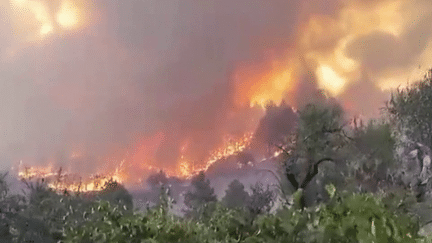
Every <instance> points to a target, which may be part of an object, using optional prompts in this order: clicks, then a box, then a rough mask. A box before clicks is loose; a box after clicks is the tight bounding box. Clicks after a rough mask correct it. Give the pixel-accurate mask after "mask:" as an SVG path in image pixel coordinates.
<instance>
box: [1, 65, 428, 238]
mask: <svg viewBox="0 0 432 243" xmlns="http://www.w3.org/2000/svg"><path fill="white" fill-rule="evenodd" d="M365 98H367V97H365ZM276 108H277V106H275V105H274V104H269V105H268V106H267V108H266V109H267V110H268V111H269V110H271V109H276ZM381 111H382V113H381V117H380V118H379V119H374V120H370V121H367V122H365V121H363V120H361V119H359V118H355V117H351V118H347V116H346V114H345V113H344V110H343V108H342V106H341V105H340V104H338V102H337V101H336V100H334V99H331V98H328V97H325V95H323V99H322V100H321V101H320V102H315V103H311V104H308V105H306V106H304V107H302V108H301V109H299V110H298V111H297V112H296V113H297V115H298V121H297V124H296V127H295V129H293V132H291V133H290V134H289V135H287V136H285V137H284V142H283V143H278V144H272V146H274V147H275V148H277V150H279V151H280V154H279V156H278V157H277V159H278V162H279V163H280V166H279V170H278V171H277V172H276V173H274V176H275V177H276V178H277V180H278V182H279V184H278V185H277V187H275V188H272V187H270V186H264V185H263V184H261V183H257V184H255V185H253V186H251V188H250V191H249V192H248V191H246V190H245V186H244V185H243V184H242V183H241V182H240V181H238V180H233V181H232V182H231V183H230V184H229V186H228V188H226V191H225V195H224V197H223V198H222V199H221V200H218V199H217V197H216V195H215V193H214V188H212V187H211V186H210V181H209V180H208V179H207V178H206V175H205V172H201V173H199V174H197V175H195V176H194V177H193V178H192V180H191V188H192V190H190V191H189V192H187V193H186V194H185V197H184V204H185V205H186V209H185V210H184V215H183V216H178V215H176V214H174V213H173V212H172V207H173V205H174V204H175V203H176V201H175V200H174V199H173V198H172V197H171V193H172V191H171V188H170V187H169V186H168V185H167V184H166V180H164V179H163V177H157V176H154V177H152V180H153V182H152V184H153V187H154V188H156V189H157V190H158V192H159V200H158V203H157V204H156V205H155V206H151V207H150V206H147V208H146V209H145V210H144V211H139V210H136V208H135V205H133V200H132V196H131V194H130V193H129V192H128V191H127V190H126V189H125V187H124V186H123V185H121V184H119V183H118V182H116V181H114V180H110V181H109V182H108V183H106V184H105V185H104V189H103V190H101V191H99V192H93V193H76V192H70V191H63V192H61V193H59V192H56V191H53V190H52V189H50V188H49V187H47V186H46V183H45V182H44V181H43V180H40V181H36V182H35V181H23V182H22V183H25V184H26V186H27V188H28V191H27V193H22V194H12V193H11V192H10V189H9V185H8V184H7V182H6V177H7V176H11V175H8V174H4V175H2V176H1V177H0V215H1V220H0V239H1V242H33V243H36V242H37V243H39V242H43V243H49V242H147V243H150V242H151V243H156V242H197V243H203V242H209V243H210V242H215V243H216V242H249V243H252V242H256V243H258V242H263V243H264V242H266V243H267V242H317V243H318V242H432V235H430V232H432V207H431V206H432V193H431V189H432V180H431V178H432V171H431V156H432V152H431V149H432V69H431V70H429V71H428V72H427V74H426V75H425V76H424V78H423V79H422V80H419V81H418V82H415V83H413V84H410V85H409V86H407V87H405V88H399V89H397V90H395V91H394V92H393V93H392V95H391V98H390V99H389V100H388V101H387V102H386V104H383V107H382V109H381ZM158 178H159V179H158ZM160 178H162V179H160Z"/></svg>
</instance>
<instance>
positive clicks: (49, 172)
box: [18, 160, 126, 192]
mask: <svg viewBox="0 0 432 243" xmlns="http://www.w3.org/2000/svg"><path fill="white" fill-rule="evenodd" d="M18 177H19V178H20V179H22V180H26V181H28V180H32V179H33V178H37V179H44V181H45V182H46V183H47V186H48V187H50V188H52V189H54V190H55V191H58V192H62V191H65V190H66V191H70V192H91V191H100V190H102V189H103V187H104V185H105V183H107V182H109V181H110V180H114V181H117V182H119V183H122V182H123V181H124V179H125V177H126V176H125V171H124V160H123V161H122V162H121V163H120V165H119V166H118V167H117V168H116V169H115V171H114V172H112V173H106V174H102V173H98V174H93V175H91V176H89V177H88V178H84V179H83V178H82V177H81V176H80V175H77V174H73V173H70V172H67V171H63V170H62V168H60V169H58V170H57V171H56V170H54V168H53V167H52V166H48V167H37V166H32V167H26V166H23V164H22V162H20V166H19V171H18Z"/></svg>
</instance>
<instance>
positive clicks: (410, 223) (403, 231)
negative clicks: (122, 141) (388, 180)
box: [65, 187, 423, 242]
mask: <svg viewBox="0 0 432 243" xmlns="http://www.w3.org/2000/svg"><path fill="white" fill-rule="evenodd" d="M329 188H330V189H331V188H332V187H329ZM331 194H332V199H331V200H330V201H329V202H328V203H326V204H321V205H319V206H317V207H313V208H308V209H305V210H301V209H295V207H291V208H288V207H284V208H282V209H281V210H279V212H277V213H276V214H275V215H272V214H268V215H261V216H259V217H258V218H256V219H255V220H254V221H252V222H251V221H250V220H249V218H250V215H249V214H248V211H246V210H243V209H240V208H238V209H228V208H226V207H224V206H222V204H219V203H216V207H215V210H214V211H213V212H212V216H211V218H210V219H209V220H208V221H205V222H203V221H196V220H188V219H183V218H179V217H176V216H174V215H171V214H170V213H169V212H168V207H167V204H165V205H163V204H162V205H160V206H159V207H157V208H155V209H152V210H150V211H148V212H147V213H146V214H141V213H133V214H125V213H124V212H122V211H121V210H119V209H118V206H111V205H110V204H109V203H107V202H104V201H101V202H100V203H99V204H98V205H96V207H92V208H91V209H90V210H91V211H92V212H93V213H92V214H88V215H89V217H88V219H87V221H86V223H85V224H84V225H82V227H72V228H69V229H66V231H65V233H66V234H65V239H66V240H65V241H66V242H423V241H422V240H423V239H422V238H421V237H420V236H419V235H418V234H417V232H418V224H417V222H416V221H415V220H414V219H413V218H411V217H409V216H408V215H407V214H399V213H397V212H396V211H390V210H389V209H390V208H389V207H391V205H386V204H384V203H383V200H382V197H380V196H377V195H372V194H348V193H346V194H338V193H336V195H335V193H334V192H333V193H331ZM385 199H386V200H387V201H388V198H385ZM384 201H385V200H384Z"/></svg>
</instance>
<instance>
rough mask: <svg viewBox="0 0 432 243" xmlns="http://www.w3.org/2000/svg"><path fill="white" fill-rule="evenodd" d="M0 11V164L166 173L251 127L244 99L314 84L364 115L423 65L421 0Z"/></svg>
mask: <svg viewBox="0 0 432 243" xmlns="http://www.w3.org/2000/svg"><path fill="white" fill-rule="evenodd" d="M0 19H1V21H0V32H1V35H0V101H1V102H0V114H1V115H0V134H1V136H0V138H1V139H0V160H1V162H0V169H2V170H8V169H10V168H11V166H16V165H17V163H19V161H20V160H22V161H23V163H24V164H29V165H36V164H38V165H55V166H64V167H66V169H70V170H75V171H78V172H81V173H83V171H87V172H89V173H90V172H91V173H92V172H95V171H98V170H102V169H110V168H111V169H112V168H114V167H115V166H116V165H118V164H119V163H120V161H122V160H125V163H128V165H129V166H130V167H131V168H133V170H131V171H130V173H131V176H133V177H137V176H138V177H139V176H140V175H139V173H141V172H142V171H143V170H144V169H145V168H147V166H149V165H150V166H152V167H153V168H173V170H177V167H178V161H179V158H180V156H181V155H183V156H185V157H187V158H188V159H190V160H191V161H198V162H197V163H200V162H199V161H202V160H203V159H205V158H207V157H208V153H209V151H212V150H214V149H216V148H218V146H220V145H221V144H222V143H223V139H224V137H225V135H227V134H229V135H231V136H241V135H243V134H244V133H246V132H251V131H253V130H254V129H255V127H256V126H257V124H258V122H259V119H260V118H261V117H262V115H263V111H262V109H261V108H259V107H258V106H255V107H253V108H250V106H249V105H250V104H255V103H257V104H259V105H262V104H264V103H265V101H266V100H268V99H270V100H273V101H275V102H277V103H279V102H280V101H281V100H285V101H286V102H287V103H288V104H290V105H292V106H294V107H301V106H302V105H304V104H306V103H307V102H309V101H310V100H311V99H312V98H313V97H314V94H315V93H316V92H317V90H318V89H324V90H326V92H327V93H328V94H329V95H331V96H335V97H336V98H337V99H339V100H340V101H341V102H342V104H343V105H344V107H345V108H346V109H347V110H348V111H349V112H350V113H351V114H362V115H364V116H366V117H374V116H376V115H377V114H378V108H379V107H380V106H383V104H384V103H383V102H384V101H385V100H386V99H387V97H388V94H389V91H388V90H389V89H390V88H393V87H397V86H398V85H400V84H406V83H407V81H414V80H415V79H418V78H419V77H421V76H422V72H424V71H426V70H427V68H428V67H429V66H430V65H431V64H432V46H431V45H429V44H430V43H431V40H432V38H431V37H432V36H431V33H432V32H431V30H432V25H431V24H430V23H431V22H432V21H431V20H432V2H431V1H429V0H394V1H393V0H392V1H390V0H389V1H386V0H381V1H371V0H348V1H346V0H343V1H342V0H340V1H338V0H330V1H328V0H306V1H305V0H267V1H262V0H235V1H233V0H208V1H198V0H181V1H180V0H171V1H168V0H167V1H161V0H128V1H123V0H56V1H53V0H2V1H1V2H0ZM419 66H420V68H419ZM68 166H69V167H68ZM101 168H102V169H101ZM133 173H135V175H132V174H133Z"/></svg>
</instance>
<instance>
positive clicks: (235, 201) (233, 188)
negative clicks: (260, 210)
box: [222, 179, 250, 208]
mask: <svg viewBox="0 0 432 243" xmlns="http://www.w3.org/2000/svg"><path fill="white" fill-rule="evenodd" d="M249 199H250V197H249V194H248V193H247V192H246V191H245V189H244V185H243V184H242V183H241V182H240V181H238V180H237V179H235V180H233V181H232V182H231V183H230V184H229V185H228V189H227V190H226V191H225V196H224V197H223V198H222V203H223V204H224V205H225V206H226V207H228V208H239V207H245V206H246V205H247V203H248V201H249Z"/></svg>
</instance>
